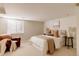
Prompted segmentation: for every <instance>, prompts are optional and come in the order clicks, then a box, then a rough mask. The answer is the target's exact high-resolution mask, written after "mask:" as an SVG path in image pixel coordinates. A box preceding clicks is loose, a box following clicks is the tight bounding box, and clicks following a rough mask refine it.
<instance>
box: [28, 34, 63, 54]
mask: <svg viewBox="0 0 79 59" xmlns="http://www.w3.org/2000/svg"><path fill="white" fill-rule="evenodd" d="M30 41H31V42H32V45H33V46H34V47H35V48H37V49H39V50H40V51H41V53H42V54H43V55H45V54H47V53H49V54H53V53H54V51H55V50H56V49H59V48H61V47H62V44H61V42H62V39H61V38H57V37H53V36H47V35H38V36H32V37H31V39H30Z"/></svg>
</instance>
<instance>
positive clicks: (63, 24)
mask: <svg viewBox="0 0 79 59" xmlns="http://www.w3.org/2000/svg"><path fill="white" fill-rule="evenodd" d="M59 20H60V29H62V30H67V29H68V28H69V27H75V28H76V29H77V23H76V21H77V20H76V16H69V17H63V18H59V19H55V20H49V21H46V22H45V24H44V32H45V28H46V27H52V28H53V24H54V23H58V22H59ZM76 35H77V34H76ZM74 48H76V36H75V39H74Z"/></svg>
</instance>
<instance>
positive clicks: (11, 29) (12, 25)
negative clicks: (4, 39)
mask: <svg viewBox="0 0 79 59" xmlns="http://www.w3.org/2000/svg"><path fill="white" fill-rule="evenodd" d="M7 33H8V34H14V33H24V21H20V20H7Z"/></svg>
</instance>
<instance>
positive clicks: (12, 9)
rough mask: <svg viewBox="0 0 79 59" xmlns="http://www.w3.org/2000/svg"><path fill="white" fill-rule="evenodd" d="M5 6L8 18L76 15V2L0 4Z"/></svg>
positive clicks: (48, 17)
mask: <svg viewBox="0 0 79 59" xmlns="http://www.w3.org/2000/svg"><path fill="white" fill-rule="evenodd" d="M0 6H1V7H4V8H5V11H6V14H5V15H4V17H6V18H16V19H22V20H33V21H46V20H51V19H56V18H61V17H66V16H72V15H74V8H75V4H71V3H69V4H68V3H35V4H34V3H25V4H23V3H22V4H20V3H19V4H15V3H14V4H12V3H10V4H0Z"/></svg>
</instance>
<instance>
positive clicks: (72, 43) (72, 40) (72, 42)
mask: <svg viewBox="0 0 79 59" xmlns="http://www.w3.org/2000/svg"><path fill="white" fill-rule="evenodd" d="M71 43H72V48H73V39H71Z"/></svg>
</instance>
